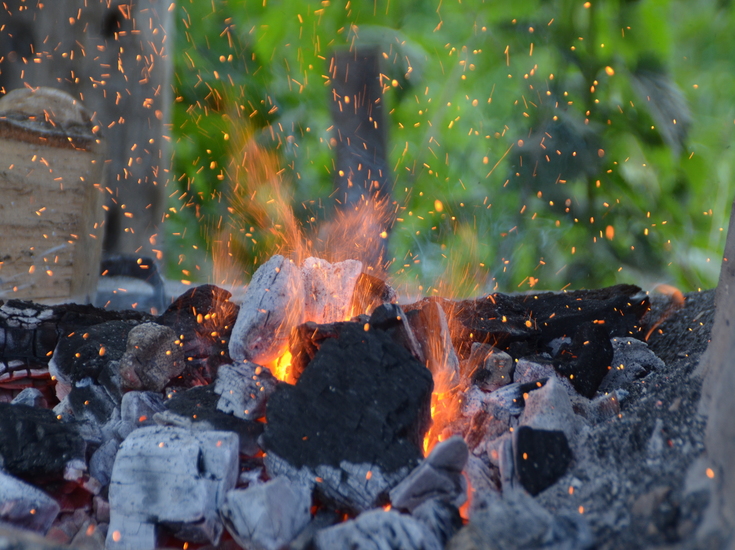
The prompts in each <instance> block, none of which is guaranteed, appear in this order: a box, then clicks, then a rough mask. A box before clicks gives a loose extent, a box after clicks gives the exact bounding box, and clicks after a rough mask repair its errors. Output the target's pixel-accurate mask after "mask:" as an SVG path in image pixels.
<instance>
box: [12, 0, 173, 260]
mask: <svg viewBox="0 0 735 550" xmlns="http://www.w3.org/2000/svg"><path fill="white" fill-rule="evenodd" d="M173 6H174V4H173V0H53V1H52V2H49V1H41V0H6V1H5V2H2V3H0V20H1V21H2V23H3V25H0V86H2V87H3V88H4V90H0V91H4V92H7V91H9V90H11V89H15V88H22V87H24V86H33V87H36V86H49V87H53V88H59V89H61V90H64V91H67V92H68V93H70V94H71V95H72V96H74V97H75V98H77V99H80V100H82V101H83V103H84V104H85V105H86V106H87V107H88V108H89V109H91V110H92V111H93V112H94V113H95V115H94V121H95V122H96V123H97V124H98V125H99V127H100V129H101V133H102V135H103V136H104V137H105V139H106V141H107V143H108V144H109V147H108V152H107V160H106V166H107V186H106V187H107V193H106V209H107V217H106V236H105V243H104V248H105V251H106V252H108V253H111V254H141V255H152V256H154V257H158V258H159V259H160V258H161V240H162V239H161V234H160V228H159V226H160V223H161V217H162V215H163V212H164V210H165V198H166V194H165V190H164V186H165V184H166V179H167V176H168V165H169V162H168V161H169V152H168V147H167V142H166V137H164V134H165V131H164V125H165V123H166V121H167V120H168V106H169V105H170V103H171V87H170V75H171V64H172V59H171V55H170V47H171V46H172V44H173V41H172V40H171V37H170V30H171V29H172V10H173ZM2 168H5V167H0V169H2Z"/></svg>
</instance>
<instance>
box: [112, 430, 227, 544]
mask: <svg viewBox="0 0 735 550" xmlns="http://www.w3.org/2000/svg"><path fill="white" fill-rule="evenodd" d="M237 475H238V442H237V436H236V435H235V434H232V433H230V432H217V431H208V432H192V431H189V430H185V429H181V428H174V427H168V426H166V427H159V426H153V427H144V428H140V429H138V430H135V431H134V432H132V433H131V434H130V435H129V436H128V438H127V439H126V440H125V441H124V442H123V443H122V445H121V446H120V450H119V451H118V453H117V457H116V459H115V465H114V467H113V469H112V480H111V482H110V489H109V499H110V527H109V530H108V533H107V542H106V547H107V548H108V549H130V550H147V549H153V548H155V545H156V540H155V539H156V533H155V531H156V529H155V528H156V525H159V524H162V525H165V526H167V527H168V528H169V529H171V530H172V531H173V532H174V535H175V536H180V537H182V538H185V539H186V540H189V541H191V542H211V543H213V544H217V542H218V541H219V538H220V535H221V534H222V529H223V527H222V524H221V521H220V519H219V515H218V510H219V508H220V506H221V505H222V503H223V502H224V498H225V494H226V493H227V491H229V490H230V489H233V488H234V487H235V483H236V482H237Z"/></svg>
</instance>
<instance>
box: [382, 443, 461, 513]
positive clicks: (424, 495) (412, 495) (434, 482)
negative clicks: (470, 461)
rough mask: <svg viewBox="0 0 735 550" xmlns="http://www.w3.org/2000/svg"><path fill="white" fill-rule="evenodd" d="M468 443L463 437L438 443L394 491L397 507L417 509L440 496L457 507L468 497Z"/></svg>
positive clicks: (392, 501) (392, 491) (394, 505)
mask: <svg viewBox="0 0 735 550" xmlns="http://www.w3.org/2000/svg"><path fill="white" fill-rule="evenodd" d="M468 455H469V452H468V450H467V444H466V443H465V442H464V439H462V437H460V436H453V437H450V438H449V439H447V440H446V441H442V442H441V443H438V444H437V445H436V446H435V447H434V449H433V450H432V451H431V453H430V454H429V456H428V457H427V458H426V460H424V461H423V462H422V463H421V464H420V465H419V466H417V467H416V468H414V470H413V471H412V472H411V473H410V474H409V475H408V476H407V477H406V478H405V479H404V480H403V481H401V483H399V484H398V485H396V486H395V487H393V489H391V491H390V501H391V504H392V505H393V507H394V508H398V509H405V510H408V511H409V512H413V511H414V510H415V509H416V508H417V507H418V506H420V505H421V504H422V503H424V502H425V501H427V500H429V499H440V500H444V501H446V502H449V503H451V504H452V505H453V506H455V507H456V508H458V507H460V506H461V505H462V504H463V503H464V502H465V501H466V500H467V481H466V480H465V478H464V476H463V475H462V470H463V469H464V467H465V464H467V457H468Z"/></svg>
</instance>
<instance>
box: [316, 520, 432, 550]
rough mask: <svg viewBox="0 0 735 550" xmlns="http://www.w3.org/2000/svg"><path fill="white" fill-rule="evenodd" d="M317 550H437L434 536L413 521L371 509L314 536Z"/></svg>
mask: <svg viewBox="0 0 735 550" xmlns="http://www.w3.org/2000/svg"><path fill="white" fill-rule="evenodd" d="M314 542H315V546H316V548H317V550H332V549H335V548H350V549H351V550H440V549H441V548H442V545H441V543H440V542H439V540H438V539H437V538H436V536H435V535H434V533H433V532H432V531H431V530H430V529H428V528H427V527H426V525H424V524H423V523H421V522H419V521H417V520H415V519H414V518H412V517H410V516H407V515H403V514H399V513H397V512H394V511H392V510H391V511H388V512H385V511H383V510H371V511H369V512H365V513H363V514H360V515H359V516H358V517H357V519H354V520H350V521H345V522H343V523H340V524H338V525H335V526H333V527H330V528H328V529H323V530H322V531H320V532H319V533H317V535H316V537H315V539H314Z"/></svg>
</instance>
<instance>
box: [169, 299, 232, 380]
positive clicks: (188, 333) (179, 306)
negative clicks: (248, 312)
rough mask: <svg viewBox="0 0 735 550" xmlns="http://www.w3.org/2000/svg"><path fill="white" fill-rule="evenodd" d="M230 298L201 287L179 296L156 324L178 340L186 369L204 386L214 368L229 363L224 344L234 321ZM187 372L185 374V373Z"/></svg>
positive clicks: (213, 372)
mask: <svg viewBox="0 0 735 550" xmlns="http://www.w3.org/2000/svg"><path fill="white" fill-rule="evenodd" d="M231 296H232V294H231V293H230V292H228V291H227V290H224V289H222V288H219V287H217V286H214V285H201V286H197V287H195V288H192V289H189V290H187V291H186V292H185V293H184V294H182V295H181V296H179V297H178V298H177V299H176V300H175V301H174V302H173V303H172V304H171V305H170V306H169V307H168V309H166V311H165V312H164V313H163V315H161V316H160V317H159V318H158V319H157V320H156V322H158V323H160V324H162V325H165V326H167V327H169V328H171V329H172V330H173V331H174V333H175V334H176V336H177V337H178V338H179V339H180V342H181V346H182V350H183V352H184V355H185V357H186V363H187V365H188V366H189V367H190V368H192V369H194V370H195V372H196V373H197V374H198V376H199V377H201V378H202V380H203V381H204V382H206V383H210V382H212V381H213V380H214V377H215V375H216V374H217V368H218V367H219V365H221V364H223V363H229V362H230V355H229V352H228V344H229V341H230V335H231V334H232V328H233V327H234V325H235V320H236V319H237V312H238V309H239V308H238V306H237V305H236V304H234V303H232V302H230V297H231ZM187 372H188V371H187Z"/></svg>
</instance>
